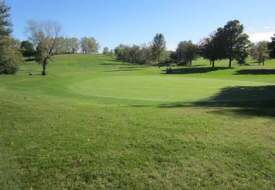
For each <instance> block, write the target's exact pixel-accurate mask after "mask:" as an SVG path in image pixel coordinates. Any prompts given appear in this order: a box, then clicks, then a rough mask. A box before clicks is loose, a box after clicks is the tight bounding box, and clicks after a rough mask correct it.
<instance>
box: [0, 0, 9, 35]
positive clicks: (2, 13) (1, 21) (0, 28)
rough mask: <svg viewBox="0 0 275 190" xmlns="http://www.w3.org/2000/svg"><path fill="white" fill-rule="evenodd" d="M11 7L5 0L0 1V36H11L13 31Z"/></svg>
mask: <svg viewBox="0 0 275 190" xmlns="http://www.w3.org/2000/svg"><path fill="white" fill-rule="evenodd" d="M9 11H10V7H9V6H7V5H6V4H5V1H0V37H1V38H2V37H5V36H10V34H11V32H12V23H11V22H10V20H9V17H10V14H9Z"/></svg>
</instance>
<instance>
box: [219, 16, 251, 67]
mask: <svg viewBox="0 0 275 190" xmlns="http://www.w3.org/2000/svg"><path fill="white" fill-rule="evenodd" d="M243 30H244V27H243V25H242V24H241V23H240V21H238V20H232V21H229V22H227V24H226V25H225V26H224V27H223V28H219V29H218V32H217V33H218V35H220V36H222V38H223V44H222V46H221V48H222V49H223V50H224V52H223V56H224V57H225V58H228V59H229V68H231V65H232V60H234V59H236V58H238V57H239V56H240V55H241V54H244V52H243V51H246V52H248V48H249V44H250V41H249V40H248V35H247V34H245V33H243Z"/></svg>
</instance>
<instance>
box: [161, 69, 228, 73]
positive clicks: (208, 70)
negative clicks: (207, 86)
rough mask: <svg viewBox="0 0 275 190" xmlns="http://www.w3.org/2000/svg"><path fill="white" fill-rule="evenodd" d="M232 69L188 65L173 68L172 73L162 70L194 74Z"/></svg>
mask: <svg viewBox="0 0 275 190" xmlns="http://www.w3.org/2000/svg"><path fill="white" fill-rule="evenodd" d="M226 69H232V68H228V67H215V68H212V67H190V68H176V69H173V73H166V70H163V72H164V73H165V74H194V73H208V72H212V71H218V70H226Z"/></svg>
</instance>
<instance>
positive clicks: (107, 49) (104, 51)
mask: <svg viewBox="0 0 275 190" xmlns="http://www.w3.org/2000/svg"><path fill="white" fill-rule="evenodd" d="M102 53H103V54H105V55H106V54H109V48H108V47H104V48H103V52H102Z"/></svg>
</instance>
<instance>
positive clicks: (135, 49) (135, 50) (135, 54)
mask: <svg viewBox="0 0 275 190" xmlns="http://www.w3.org/2000/svg"><path fill="white" fill-rule="evenodd" d="M139 53H140V47H139V46H137V45H133V46H132V47H130V48H129V54H130V57H131V61H130V62H132V63H137V62H138V58H139Z"/></svg>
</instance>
